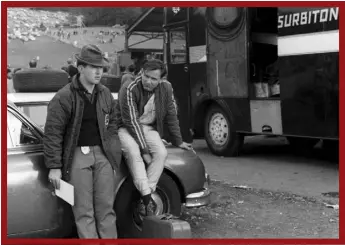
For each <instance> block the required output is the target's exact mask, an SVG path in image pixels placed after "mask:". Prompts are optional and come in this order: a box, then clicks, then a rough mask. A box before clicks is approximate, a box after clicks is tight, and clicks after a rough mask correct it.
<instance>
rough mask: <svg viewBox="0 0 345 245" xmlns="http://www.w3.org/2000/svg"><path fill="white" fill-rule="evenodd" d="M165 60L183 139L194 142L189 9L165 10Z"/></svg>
mask: <svg viewBox="0 0 345 245" xmlns="http://www.w3.org/2000/svg"><path fill="white" fill-rule="evenodd" d="M164 17H165V25H164V32H165V37H164V39H165V40H164V42H165V45H164V48H165V50H164V51H165V52H164V56H165V57H164V60H165V62H166V64H167V68H168V81H169V82H170V83H171V84H172V87H173V89H174V96H175V101H176V104H177V111H178V119H179V122H180V129H181V133H182V138H183V140H184V141H185V142H189V143H190V142H192V140H193V137H192V133H191V132H192V131H191V104H190V100H191V98H190V84H189V59H188V55H187V54H188V8H177V7H174V8H165V9H164Z"/></svg>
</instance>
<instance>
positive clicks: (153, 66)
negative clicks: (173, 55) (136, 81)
mask: <svg viewBox="0 0 345 245" xmlns="http://www.w3.org/2000/svg"><path fill="white" fill-rule="evenodd" d="M143 69H144V70H145V71H154V70H161V78H162V77H164V76H165V74H166V73H167V70H166V68H165V64H164V63H163V62H162V61H161V60H158V59H151V60H147V61H146V62H145V63H144V64H143Z"/></svg>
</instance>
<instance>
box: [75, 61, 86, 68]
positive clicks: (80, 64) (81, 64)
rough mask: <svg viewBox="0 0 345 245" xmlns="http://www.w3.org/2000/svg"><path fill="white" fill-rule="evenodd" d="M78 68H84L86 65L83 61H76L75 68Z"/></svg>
mask: <svg viewBox="0 0 345 245" xmlns="http://www.w3.org/2000/svg"><path fill="white" fill-rule="evenodd" d="M79 66H83V67H86V66H87V64H86V63H85V62H83V61H80V60H77V67H79Z"/></svg>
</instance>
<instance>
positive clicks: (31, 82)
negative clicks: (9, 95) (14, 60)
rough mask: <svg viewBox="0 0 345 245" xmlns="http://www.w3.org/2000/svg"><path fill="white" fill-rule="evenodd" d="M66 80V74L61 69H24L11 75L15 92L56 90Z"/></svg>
mask: <svg viewBox="0 0 345 245" xmlns="http://www.w3.org/2000/svg"><path fill="white" fill-rule="evenodd" d="M68 82H69V80H68V74H67V73H66V72H65V71H63V70H49V69H39V68H35V69H24V70H20V71H18V72H16V73H15V74H14V75H13V87H14V89H15V90H16V92H26V93H35V92H57V91H58V90H59V89H61V88H62V87H63V86H65V85H66V84H68Z"/></svg>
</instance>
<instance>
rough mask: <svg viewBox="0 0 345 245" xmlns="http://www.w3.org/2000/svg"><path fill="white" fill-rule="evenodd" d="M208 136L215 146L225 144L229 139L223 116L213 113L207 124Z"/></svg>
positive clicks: (226, 124)
mask: <svg viewBox="0 0 345 245" xmlns="http://www.w3.org/2000/svg"><path fill="white" fill-rule="evenodd" d="M209 135H210V136H211V139H212V141H213V142H214V143H215V144H216V145H221V146H222V145H224V144H226V142H227V140H228V137H229V127H228V123H227V121H226V118H225V117H224V115H223V114H221V113H215V114H213V115H212V117H211V120H210V123H209Z"/></svg>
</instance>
